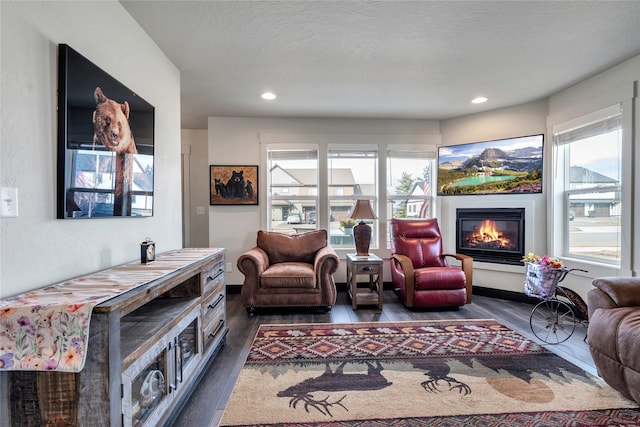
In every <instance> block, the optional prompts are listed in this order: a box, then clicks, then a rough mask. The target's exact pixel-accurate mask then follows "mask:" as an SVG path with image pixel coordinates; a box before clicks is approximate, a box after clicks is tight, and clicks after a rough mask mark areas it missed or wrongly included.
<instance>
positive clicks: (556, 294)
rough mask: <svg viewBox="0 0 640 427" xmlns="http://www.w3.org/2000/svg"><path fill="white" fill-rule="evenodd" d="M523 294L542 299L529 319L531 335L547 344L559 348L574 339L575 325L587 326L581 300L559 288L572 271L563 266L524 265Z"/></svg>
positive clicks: (574, 269) (572, 293) (572, 292)
mask: <svg viewBox="0 0 640 427" xmlns="http://www.w3.org/2000/svg"><path fill="white" fill-rule="evenodd" d="M526 266H527V272H526V276H525V281H524V292H525V294H527V295H528V296H531V297H536V298H539V299H541V300H542V301H540V302H539V303H538V304H536V306H535V307H533V310H531V316H530V317H529V324H530V325H531V332H533V335H535V336H536V338H538V339H539V340H541V341H544V342H546V343H548V344H560V343H562V342H565V341H566V340H568V339H569V337H571V335H573V332H574V331H575V328H576V323H582V322H586V321H587V318H588V312H587V306H586V304H585V303H584V301H583V300H582V298H580V296H579V295H578V294H577V293H576V292H574V291H572V290H571V289H568V288H564V287H562V286H559V285H558V283H560V282H562V281H563V280H564V278H565V277H566V276H567V274H569V273H570V272H572V271H576V270H577V271H583V272H586V270H581V269H579V268H572V269H569V268H567V267H565V266H560V267H555V268H554V267H551V266H548V265H541V264H536V263H531V262H527V263H526Z"/></svg>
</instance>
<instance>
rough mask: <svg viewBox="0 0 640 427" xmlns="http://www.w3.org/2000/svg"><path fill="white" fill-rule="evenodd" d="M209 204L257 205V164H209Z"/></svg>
mask: <svg viewBox="0 0 640 427" xmlns="http://www.w3.org/2000/svg"><path fill="white" fill-rule="evenodd" d="M209 190H210V191H209V192H210V198H209V200H210V201H209V204H210V205H257V204H258V166H221V165H211V166H209Z"/></svg>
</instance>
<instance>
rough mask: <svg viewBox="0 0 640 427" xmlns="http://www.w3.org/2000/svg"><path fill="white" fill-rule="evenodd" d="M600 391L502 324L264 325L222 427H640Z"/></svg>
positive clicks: (631, 409)
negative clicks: (270, 426) (257, 426)
mask: <svg viewBox="0 0 640 427" xmlns="http://www.w3.org/2000/svg"><path fill="white" fill-rule="evenodd" d="M639 419H640V409H639V408H638V405H636V404H635V403H634V402H632V401H629V400H627V399H625V398H624V397H622V396H621V395H620V394H619V393H618V392H616V391H615V390H613V389H612V388H610V387H609V386H608V385H606V384H605V383H604V382H603V381H602V380H600V379H599V378H597V377H594V376H593V375H590V374H589V373H587V372H585V371H583V370H582V369H580V368H578V367H576V366H575V365H573V364H571V363H569V362H567V361H565V360H564V359H562V358H560V357H559V356H556V355H555V354H553V353H551V352H549V351H547V350H545V349H544V348H542V347H541V346H539V345H538V344H536V343H535V342H532V341H529V340H528V339H526V338H525V337H523V336H522V335H520V334H518V333H516V332H514V331H512V330H510V329H509V328H507V327H505V326H503V325H501V324H500V323H498V322H496V321H495V320H457V321H456V320H454V321H451V320H447V321H420V322H397V323H356V324H307V325H262V326H261V327H260V329H259V331H258V333H257V335H256V337H255V339H254V342H253V344H252V346H251V350H250V352H249V355H248V357H247V361H246V362H245V365H244V367H243V368H242V371H241V373H240V376H239V378H238V380H237V383H236V385H235V387H234V389H233V393H232V395H231V398H230V400H229V403H228V404H227V407H226V409H225V413H224V416H223V419H222V423H221V425H223V426H250V425H251V426H255V425H261V426H269V425H280V426H292V425H296V426H331V427H342V426H362V427H364V426H427V425H428V426H484V427H489V426H500V427H511V426H514V427H515V426H517V427H523V426H545V427H551V426H563V427H564V426H614V425H615V426H632V425H633V426H636V425H638V420H639Z"/></svg>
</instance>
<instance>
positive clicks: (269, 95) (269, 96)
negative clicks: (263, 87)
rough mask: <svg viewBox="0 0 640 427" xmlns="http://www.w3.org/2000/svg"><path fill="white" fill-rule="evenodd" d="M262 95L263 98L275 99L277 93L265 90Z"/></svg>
mask: <svg viewBox="0 0 640 427" xmlns="http://www.w3.org/2000/svg"><path fill="white" fill-rule="evenodd" d="M260 96H261V97H262V99H265V100H267V101H273V100H274V99H276V98H277V96H276V94H275V93H273V92H264V93H263V94H262V95H260Z"/></svg>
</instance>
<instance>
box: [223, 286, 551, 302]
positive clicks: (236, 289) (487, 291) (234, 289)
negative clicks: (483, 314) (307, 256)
mask: <svg viewBox="0 0 640 427" xmlns="http://www.w3.org/2000/svg"><path fill="white" fill-rule="evenodd" d="M383 287H384V289H385V290H387V291H391V290H393V284H392V283H391V282H385V283H384V285H383ZM241 290H242V285H227V294H239V293H240V291H241ZM336 290H337V291H338V292H346V291H347V284H346V283H336ZM473 295H481V296H485V297H491V298H498V299H505V300H508V301H517V302H526V303H529V304H535V303H538V302H540V300H539V299H537V298H532V297H529V296H527V295H525V294H523V293H522V292H514V291H505V290H502V289H493V288H486V287H483V286H474V287H473Z"/></svg>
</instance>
